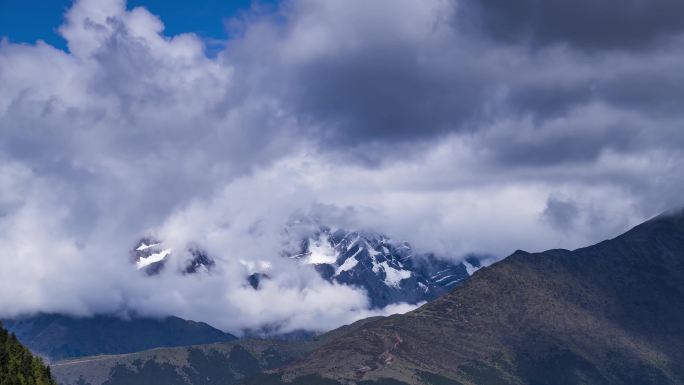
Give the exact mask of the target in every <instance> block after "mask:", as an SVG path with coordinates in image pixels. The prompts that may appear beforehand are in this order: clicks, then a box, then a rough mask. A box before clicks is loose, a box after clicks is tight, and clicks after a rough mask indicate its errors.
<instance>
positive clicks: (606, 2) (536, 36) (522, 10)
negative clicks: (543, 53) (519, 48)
mask: <svg viewBox="0 0 684 385" xmlns="http://www.w3.org/2000/svg"><path fill="white" fill-rule="evenodd" d="M466 9H467V10H466V11H465V13H466V14H467V15H468V16H469V17H472V18H475V19H476V20H479V22H480V23H481V27H482V28H483V29H484V30H485V32H486V33H488V34H490V35H491V36H493V37H495V38H496V39H499V40H502V41H507V42H525V41H529V42H531V43H532V44H533V45H534V46H540V45H542V46H543V45H547V44H558V43H560V44H570V45H572V46H574V47H577V48H580V49H588V50H600V49H613V48H617V49H635V48H644V47H647V46H649V45H651V44H653V43H654V42H657V41H658V40H659V39H662V38H667V37H670V36H671V35H672V34H677V33H680V32H682V31H683V30H684V3H682V2H681V1H678V0H603V1H595V0H575V1H569V0H518V1H509V0H468V1H467V3H466ZM476 24H477V23H476Z"/></svg>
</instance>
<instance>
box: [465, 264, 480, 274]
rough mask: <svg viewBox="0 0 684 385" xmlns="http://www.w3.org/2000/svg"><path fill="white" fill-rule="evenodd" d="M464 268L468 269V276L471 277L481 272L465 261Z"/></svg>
mask: <svg viewBox="0 0 684 385" xmlns="http://www.w3.org/2000/svg"><path fill="white" fill-rule="evenodd" d="M463 266H464V267H465V268H466V272H468V276H471V275H473V273H475V272H476V271H478V270H480V268H479V267H475V266H473V265H471V264H470V263H468V262H466V261H463Z"/></svg>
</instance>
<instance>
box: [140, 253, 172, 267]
mask: <svg viewBox="0 0 684 385" xmlns="http://www.w3.org/2000/svg"><path fill="white" fill-rule="evenodd" d="M169 254H171V249H166V250H162V251H160V252H158V253H154V254H150V256H149V257H143V258H140V259H139V260H138V262H136V266H137V267H138V269H142V268H143V267H146V266H149V265H151V264H153V263H156V262H161V261H163V260H164V258H166V257H167V256H168V255H169Z"/></svg>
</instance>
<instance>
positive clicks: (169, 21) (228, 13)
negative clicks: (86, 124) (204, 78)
mask: <svg viewBox="0 0 684 385" xmlns="http://www.w3.org/2000/svg"><path fill="white" fill-rule="evenodd" d="M269 1H271V2H273V1H274V0H269ZM71 3H72V0H0V36H2V37H7V38H8V39H9V40H10V41H12V42H15V43H35V42H36V41H37V40H44V41H46V42H48V43H49V44H51V45H53V46H56V47H59V48H61V49H66V42H65V41H64V39H62V37H61V36H59V33H58V32H57V28H58V27H59V26H60V25H61V24H62V19H63V15H64V12H65V11H66V10H67V9H68V8H69V7H70V6H71ZM127 3H128V8H134V7H138V6H144V7H146V8H147V9H149V10H150V11H151V12H152V13H154V14H156V15H159V16H160V17H161V19H162V21H163V22H164V25H165V27H166V29H165V33H166V34H168V35H175V34H178V33H183V32H194V33H197V34H199V35H200V36H202V37H204V38H206V39H208V40H225V39H226V37H227V35H226V32H225V28H224V20H226V19H227V18H230V17H232V16H234V15H236V14H237V13H239V12H240V11H241V10H244V9H248V8H249V7H250V5H251V3H252V0H195V1H181V0H128V2H127Z"/></svg>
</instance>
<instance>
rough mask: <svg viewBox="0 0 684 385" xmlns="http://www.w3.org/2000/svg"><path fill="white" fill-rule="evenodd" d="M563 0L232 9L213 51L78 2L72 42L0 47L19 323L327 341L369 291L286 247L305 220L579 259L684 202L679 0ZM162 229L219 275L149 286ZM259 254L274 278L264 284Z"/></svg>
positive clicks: (460, 251) (4, 221)
mask: <svg viewBox="0 0 684 385" xmlns="http://www.w3.org/2000/svg"><path fill="white" fill-rule="evenodd" d="M548 3H549V4H547V3H546V2H536V1H528V2H522V3H520V4H517V3H516V6H515V7H513V6H511V5H509V4H508V3H507V2H502V1H490V0H467V1H466V0H464V1H450V0H425V1H419V2H417V1H410V0H399V1H396V0H394V1H390V0H381V1H373V2H368V1H361V0H358V1H356V0H353V1H340V0H324V1H314V0H289V1H285V2H283V3H281V4H280V5H279V6H278V7H277V8H276V9H269V10H267V11H264V9H263V8H260V7H258V6H255V7H254V8H253V9H252V10H250V11H248V12H245V13H244V14H242V15H240V16H239V17H238V18H235V19H233V20H232V21H231V23H230V28H232V29H233V31H231V32H232V33H231V35H232V36H234V37H233V38H232V39H231V40H230V41H229V42H228V45H227V47H226V49H225V50H224V51H222V52H220V53H219V54H218V56H216V57H209V56H207V55H206V53H205V50H204V42H203V41H202V40H201V39H200V38H199V37H197V36H196V35H193V34H185V35H178V36H167V35H165V34H164V24H163V21H162V20H160V19H159V18H158V17H157V16H155V15H153V14H151V13H149V12H148V11H147V10H145V9H144V8H135V9H127V8H126V5H125V3H124V2H123V1H122V0H107V1H95V0H79V1H77V2H75V3H74V5H73V7H72V8H71V9H70V10H69V11H68V12H67V14H66V15H65V21H64V25H63V26H62V27H61V28H60V33H61V34H62V35H63V36H64V38H65V39H66V40H67V42H68V47H69V51H68V52H63V51H61V50H58V49H56V48H54V47H51V46H49V45H47V44H45V43H41V42H39V43H37V44H35V45H17V44H13V43H10V42H9V41H8V40H3V41H2V42H1V43H0V84H2V87H0V261H2V268H1V269H0V293H2V295H1V296H0V316H13V315H17V314H21V313H26V312H32V311H59V312H69V313H74V314H82V315H84V314H92V313H97V312H122V311H135V312H138V313H142V314H151V315H164V314H176V315H179V316H184V317H187V318H193V319H199V320H203V321H207V322H211V323H213V324H215V325H216V326H219V327H222V328H224V329H227V330H229V331H234V332H235V331H239V330H241V329H242V328H245V327H259V326H268V325H274V324H284V325H286V329H289V330H292V329H296V328H315V329H327V328H331V327H334V326H336V325H338V324H340V323H344V322H349V321H351V320H353V319H356V318H359V317H362V316H366V315H368V314H370V313H369V311H368V310H367V307H368V302H367V299H366V298H365V294H364V293H363V292H362V291H360V290H357V289H354V288H349V287H342V286H338V285H332V284H330V283H328V282H325V281H323V280H322V279H320V278H319V277H318V276H317V274H316V273H315V272H314V271H313V269H311V267H308V266H299V265H294V264H291V263H286V262H285V261H283V260H282V258H281V257H280V252H281V251H282V249H283V246H284V245H285V244H286V243H287V242H288V241H291V240H288V239H287V237H285V235H284V234H283V231H282V229H283V226H284V225H285V223H287V222H288V221H289V220H291V219H292V218H293V216H297V215H307V216H315V217H317V218H320V219H321V220H322V221H325V222H326V223H327V224H329V225H332V226H340V227H347V228H354V229H371V230H376V231H381V232H384V233H387V234H389V235H391V236H392V237H395V238H400V239H405V240H407V241H409V242H411V243H412V244H414V245H415V246H417V247H418V248H420V249H423V250H432V251H436V252H438V253H439V254H440V255H442V256H443V257H445V258H454V259H458V258H461V257H462V256H464V255H465V254H467V253H470V252H480V253H490V254H494V255H498V256H500V257H503V256H506V255H507V254H509V253H510V252H511V251H512V250H515V249H518V248H524V249H529V250H540V249H546V248H552V247H566V248H573V247H579V246H582V245H585V244H588V243H591V242H595V241H599V240H601V239H604V238H606V237H610V236H614V235H616V234H618V233H619V232H621V231H623V230H625V229H627V228H628V227H629V226H631V225H633V224H636V223H638V222H639V221H641V220H644V219H646V218H648V217H650V216H652V215H654V214H657V213H658V212H659V211H663V210H665V209H667V208H669V207H672V206H676V205H680V204H681V203H682V202H681V197H680V196H681V193H680V192H681V190H682V187H684V181H683V180H682V177H681V175H680V174H681V172H680V170H681V169H682V166H684V164H683V163H684V162H683V159H684V158H683V157H684V130H683V129H682V123H684V119H683V114H684V112H683V111H682V109H681V108H679V106H680V105H681V104H682V102H684V78H682V75H681V73H682V72H681V68H682V67H683V66H684V40H683V39H684V34H683V28H684V25H683V24H682V23H681V18H677V17H674V15H678V14H680V13H681V12H680V11H681V5H680V2H678V1H676V0H658V1H651V2H648V3H647V2H644V1H631V2H628V4H623V2H617V1H607V2H602V3H601V4H600V5H599V4H595V2H580V3H577V2H570V1H565V0H558V1H553V2H548ZM568 7H571V8H568ZM565 9H571V10H572V12H570V13H567V12H562V13H559V12H561V11H562V10H565ZM561 15H562V16H563V18H562V20H559V18H560V16H561ZM569 16H571V17H569ZM143 235H154V236H157V237H159V238H160V239H164V240H165V242H168V243H169V244H170V245H172V246H173V247H174V248H175V249H176V250H182V249H183V248H184V247H186V246H187V245H192V244H201V245H202V246H203V247H204V248H206V249H207V250H208V251H209V252H210V253H211V254H212V255H214V256H216V258H217V270H216V271H215V272H214V273H212V274H210V275H202V276H201V277H186V276H178V275H177V274H172V273H164V274H162V275H160V276H159V277H154V278H149V277H144V276H143V275H141V274H137V272H136V271H134V267H132V266H131V265H130V263H129V261H128V259H127V256H128V251H129V250H130V248H131V247H133V245H134V243H135V242H136V240H137V239H139V237H141V236H143ZM182 257H183V256H182V255H180V254H177V257H176V258H177V260H176V262H177V263H181V262H182V261H181V260H180V259H181V258H182ZM240 261H243V263H241V262H240ZM244 261H251V262H253V263H269V264H271V265H272V266H273V268H272V269H273V272H274V273H273V275H274V279H273V280H271V281H269V283H267V284H266V285H265V286H264V288H263V290H260V291H254V290H252V289H251V288H248V287H245V286H244V276H245V274H248V273H249V271H248V270H249V269H248V267H247V265H249V264H245V263H244ZM132 269H133V270H132ZM395 310H397V309H386V312H391V311H395ZM404 310H405V309H404Z"/></svg>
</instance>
